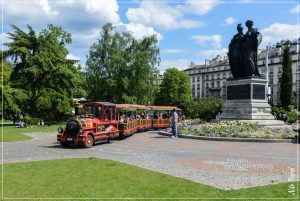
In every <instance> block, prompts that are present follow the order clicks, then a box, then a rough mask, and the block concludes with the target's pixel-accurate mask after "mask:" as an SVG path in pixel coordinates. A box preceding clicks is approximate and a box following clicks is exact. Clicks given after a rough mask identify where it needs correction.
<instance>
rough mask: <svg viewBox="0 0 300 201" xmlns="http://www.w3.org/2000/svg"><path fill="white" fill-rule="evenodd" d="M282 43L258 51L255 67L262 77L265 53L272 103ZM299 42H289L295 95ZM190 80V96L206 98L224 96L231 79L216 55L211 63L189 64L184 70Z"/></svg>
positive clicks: (299, 74)
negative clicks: (228, 80)
mask: <svg viewBox="0 0 300 201" xmlns="http://www.w3.org/2000/svg"><path fill="white" fill-rule="evenodd" d="M284 43H285V41H281V42H280V43H277V44H276V45H274V46H272V47H269V48H267V49H264V50H259V51H258V57H257V65H258V69H259V72H260V74H261V75H262V76H263V77H265V72H266V54H267V52H268V64H269V65H268V66H269V87H270V89H271V94H270V101H271V102H273V103H274V104H278V103H279V102H280V98H279V97H280V83H281V76H282V53H283V44H284ZM299 44H300V39H298V41H297V40H296V41H293V42H292V43H291V48H290V52H291V56H292V72H293V93H294V95H295V96H297V92H298V93H300V86H299V83H300V63H299V60H300V52H299ZM184 72H186V73H187V74H188V75H189V77H190V82H191V86H192V95H193V97H194V98H195V99H201V98H203V97H206V96H217V97H223V98H225V97H226V87H225V82H226V79H228V78H232V74H231V72H230V67H229V63H228V58H227V57H221V56H219V55H218V56H217V57H216V58H214V59H212V60H205V63H204V64H203V65H191V66H190V67H189V68H188V69H186V70H184ZM298 98H299V96H298Z"/></svg>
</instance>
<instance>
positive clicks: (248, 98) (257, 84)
mask: <svg viewBox="0 0 300 201" xmlns="http://www.w3.org/2000/svg"><path fill="white" fill-rule="evenodd" d="M266 86H267V80H265V79H261V78H247V79H237V80H227V82H226V91H227V93H226V101H225V103H224V105H223V107H222V114H221V115H220V117H219V119H220V120H221V121H222V120H223V121H230V120H238V121H243V120H247V121H249V120H250V121H255V122H257V123H258V124H259V125H262V126H282V125H284V122H283V121H279V120H275V119H274V117H273V115H272V114H271V106H270V105H269V104H268V101H267V96H266Z"/></svg>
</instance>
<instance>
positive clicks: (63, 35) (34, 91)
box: [4, 25, 82, 120]
mask: <svg viewBox="0 0 300 201" xmlns="http://www.w3.org/2000/svg"><path fill="white" fill-rule="evenodd" d="M12 29H13V32H11V33H8V35H9V38H10V39H11V42H9V43H6V45H7V46H8V50H7V51H5V52H4V55H5V56H6V57H11V58H12V60H13V64H14V68H13V72H12V76H11V80H12V82H13V83H14V87H18V88H23V89H25V90H27V91H28V94H29V99H30V102H29V105H28V108H27V112H28V113H29V114H30V115H32V116H39V117H42V118H44V119H46V120H48V119H56V120H61V118H62V117H64V115H65V114H68V113H71V109H72V96H73V92H74V88H76V87H77V84H78V83H80V82H81V81H80V79H82V78H81V77H80V76H79V75H78V74H79V69H78V68H77V67H76V66H75V65H74V62H75V61H71V60H68V59H66V57H67V55H68V53H69V52H68V50H67V49H66V47H65V45H66V44H70V43H71V41H72V40H71V34H69V33H67V32H65V31H64V30H63V29H62V28H61V27H57V26H54V25H48V26H47V28H46V29H43V30H42V31H41V32H40V33H39V34H37V33H36V32H35V31H34V30H33V29H32V27H31V26H30V25H28V26H27V29H28V32H25V31H23V30H21V29H20V28H18V27H17V26H12ZM77 91H78V90H77Z"/></svg>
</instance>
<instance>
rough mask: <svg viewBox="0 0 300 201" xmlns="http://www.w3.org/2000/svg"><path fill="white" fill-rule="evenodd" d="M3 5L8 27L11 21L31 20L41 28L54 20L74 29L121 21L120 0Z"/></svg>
mask: <svg viewBox="0 0 300 201" xmlns="http://www.w3.org/2000/svg"><path fill="white" fill-rule="evenodd" d="M3 6H4V8H5V9H4V13H3V14H4V26H6V27H7V26H8V25H10V24H15V25H17V26H20V27H22V26H25V25H26V24H31V25H32V26H33V27H34V28H38V29H39V28H44V26H45V24H48V23H52V24H55V25H61V26H62V27H63V28H65V29H69V30H71V31H73V30H76V31H81V32H83V31H85V32H88V31H90V29H93V28H95V26H97V27H100V26H101V25H102V24H104V23H107V22H111V23H113V24H117V23H119V21H120V17H119V14H118V11H119V6H118V3H117V0H109V1H97V0H76V1H75V0H67V1H63V0H59V1H55V2H51V1H49V0H32V1H30V2H28V1H22V0H15V1H14V2H13V3H12V2H8V1H4V2H3ZM41 26H43V27H41Z"/></svg>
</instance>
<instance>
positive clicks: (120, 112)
mask: <svg viewBox="0 0 300 201" xmlns="http://www.w3.org/2000/svg"><path fill="white" fill-rule="evenodd" d="M116 108H117V120H118V121H119V127H118V128H119V131H120V137H121V138H123V137H125V136H129V135H132V134H133V133H135V132H137V131H142V130H147V129H150V128H151V127H152V119H151V118H150V108H149V107H146V106H144V105H135V104H117V106H116Z"/></svg>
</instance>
